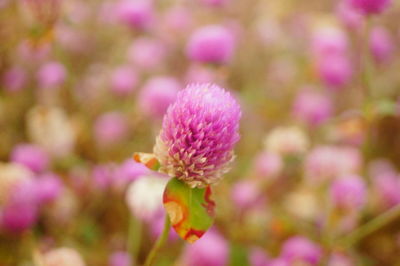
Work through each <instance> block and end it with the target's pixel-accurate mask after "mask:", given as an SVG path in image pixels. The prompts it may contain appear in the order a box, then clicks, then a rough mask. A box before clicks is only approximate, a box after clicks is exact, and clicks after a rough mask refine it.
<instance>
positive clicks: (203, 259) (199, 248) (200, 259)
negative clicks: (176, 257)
mask: <svg viewBox="0 0 400 266" xmlns="http://www.w3.org/2000/svg"><path fill="white" fill-rule="evenodd" d="M228 255H229V248H228V243H227V242H226V240H225V239H224V238H223V237H222V236H221V235H220V234H218V233H217V232H216V231H213V230H211V231H209V232H207V234H205V235H204V236H203V237H202V238H201V239H200V240H198V241H197V242H195V243H194V244H192V245H188V246H186V249H185V250H184V252H183V257H182V262H183V264H182V265H186V266H210V265H213V266H224V265H227V264H228Z"/></svg>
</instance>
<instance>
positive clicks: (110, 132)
mask: <svg viewBox="0 0 400 266" xmlns="http://www.w3.org/2000/svg"><path fill="white" fill-rule="evenodd" d="M94 133H95V137H96V141H97V142H98V143H99V144H100V145H105V146H107V145H110V144H115V143H117V142H119V141H121V140H122V139H124V138H125V137H126V136H127V134H128V124H127V119H126V118H125V116H124V115H123V114H121V113H119V112H109V113H105V114H102V115H101V116H99V118H97V120H96V123H95V125H94Z"/></svg>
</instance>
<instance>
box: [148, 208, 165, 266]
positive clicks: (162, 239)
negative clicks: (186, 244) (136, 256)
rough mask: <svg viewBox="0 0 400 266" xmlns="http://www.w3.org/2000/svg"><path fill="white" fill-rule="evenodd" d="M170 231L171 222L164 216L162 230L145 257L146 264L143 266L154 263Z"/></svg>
mask: <svg viewBox="0 0 400 266" xmlns="http://www.w3.org/2000/svg"><path fill="white" fill-rule="evenodd" d="M170 229H171V222H170V220H169V217H168V214H166V215H165V223H164V229H163V231H162V233H161V235H160V236H159V238H158V239H157V242H156V243H155V244H154V246H153V248H152V249H151V251H150V253H149V255H147V258H146V262H145V263H144V266H151V265H152V264H153V262H154V259H155V257H156V255H157V253H158V251H159V250H160V248H161V247H162V245H163V244H164V243H165V241H166V240H167V238H168V235H169V230H170Z"/></svg>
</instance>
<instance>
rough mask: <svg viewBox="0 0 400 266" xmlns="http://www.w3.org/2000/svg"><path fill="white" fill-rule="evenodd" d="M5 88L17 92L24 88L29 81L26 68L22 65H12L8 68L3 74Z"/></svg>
mask: <svg viewBox="0 0 400 266" xmlns="http://www.w3.org/2000/svg"><path fill="white" fill-rule="evenodd" d="M2 81H3V86H4V89H6V90H7V91H10V92H17V91H20V90H22V89H23V88H24V87H25V85H26V81H27V77H26V73H25V70H24V69H23V68H22V67H18V66H15V67H12V68H10V69H8V70H7V71H6V72H5V73H4V75H3V79H2Z"/></svg>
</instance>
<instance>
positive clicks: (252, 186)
mask: <svg viewBox="0 0 400 266" xmlns="http://www.w3.org/2000/svg"><path fill="white" fill-rule="evenodd" d="M259 189H260V188H259V187H258V186H257V184H256V183H254V182H252V181H248V180H244V181H239V182H237V183H236V184H235V185H234V186H233V187H232V191H231V198H232V202H233V204H234V205H235V207H236V208H239V209H241V210H246V209H248V208H251V207H254V205H256V204H257V203H258V202H259V201H260V194H261V193H260V192H261V191H260V190H259Z"/></svg>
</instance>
